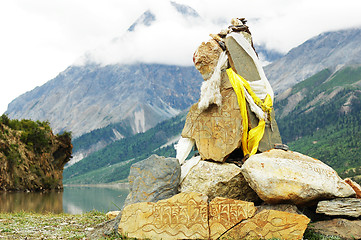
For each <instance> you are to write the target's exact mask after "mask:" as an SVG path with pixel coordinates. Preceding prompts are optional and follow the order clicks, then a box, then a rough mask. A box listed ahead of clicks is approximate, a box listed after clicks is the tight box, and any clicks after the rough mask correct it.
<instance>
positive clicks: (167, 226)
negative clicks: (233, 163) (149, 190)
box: [118, 193, 209, 239]
mask: <svg viewBox="0 0 361 240" xmlns="http://www.w3.org/2000/svg"><path fill="white" fill-rule="evenodd" d="M118 232H119V233H121V234H126V235H127V236H128V237H130V238H139V239H144V238H148V239H208V237H209V228H208V203H207V197H206V196H205V195H202V194H199V193H180V194H177V195H175V196H174V197H172V198H169V199H165V200H161V201H158V202H157V203H150V202H143V203H135V204H131V205H128V206H126V207H125V208H124V210H123V213H122V218H121V221H120V223H119V228H118Z"/></svg>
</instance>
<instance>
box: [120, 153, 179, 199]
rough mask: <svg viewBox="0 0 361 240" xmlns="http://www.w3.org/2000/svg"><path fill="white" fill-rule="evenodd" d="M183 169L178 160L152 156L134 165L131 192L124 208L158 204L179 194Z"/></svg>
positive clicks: (130, 179) (130, 185) (131, 176)
mask: <svg viewBox="0 0 361 240" xmlns="http://www.w3.org/2000/svg"><path fill="white" fill-rule="evenodd" d="M180 176H181V167H180V164H179V161H178V160H177V159H176V158H165V157H162V156H157V155H155V154H154V155H152V156H150V157H149V158H147V159H145V160H143V161H140V162H137V163H135V164H133V165H132V166H131V168H130V173H129V177H128V181H129V190H130V193H129V194H128V196H127V198H126V200H125V203H124V206H126V205H128V204H132V203H137V202H156V201H158V200H161V199H166V198H170V197H172V196H174V195H175V194H177V193H178V185H179V181H180Z"/></svg>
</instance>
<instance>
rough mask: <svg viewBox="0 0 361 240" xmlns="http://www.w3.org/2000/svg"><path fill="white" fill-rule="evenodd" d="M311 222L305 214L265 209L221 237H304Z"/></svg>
mask: <svg viewBox="0 0 361 240" xmlns="http://www.w3.org/2000/svg"><path fill="white" fill-rule="evenodd" d="M309 222H310V219H309V218H308V217H306V216H304V215H299V214H294V213H288V212H281V211H276V210H263V211H262V212H260V213H258V214H256V215H255V216H254V217H252V218H250V219H247V220H244V221H243V222H241V223H240V224H238V225H237V226H235V227H234V228H232V229H231V230H230V231H228V232H226V233H225V234H224V235H223V236H222V237H221V239H271V238H277V239H292V240H294V239H302V237H303V234H304V232H305V230H306V228H307V224H308V223H309Z"/></svg>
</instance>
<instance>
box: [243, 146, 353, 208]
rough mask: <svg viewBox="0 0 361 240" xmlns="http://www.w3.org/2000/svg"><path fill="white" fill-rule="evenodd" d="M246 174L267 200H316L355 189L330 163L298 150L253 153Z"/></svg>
mask: <svg viewBox="0 0 361 240" xmlns="http://www.w3.org/2000/svg"><path fill="white" fill-rule="evenodd" d="M241 171H242V173H243V176H244V177H245V179H246V180H247V182H248V183H249V185H250V186H251V187H252V189H253V190H255V192H256V193H257V194H258V196H259V197H260V198H261V199H262V200H263V201H265V202H268V203H280V202H293V203H295V204H307V203H310V202H313V201H317V200H322V199H327V198H334V197H350V196H355V192H354V190H353V189H352V188H351V187H350V186H349V185H348V184H347V183H345V181H343V180H342V179H341V178H340V177H339V176H338V175H337V173H336V171H335V170H333V169H332V168H331V167H329V166H327V165H326V164H324V163H323V162H321V161H319V160H317V159H314V158H311V157H308V156H305V155H302V154H300V153H297V152H292V151H284V150H277V149H273V150H271V151H268V152H264V153H260V154H255V155H253V156H251V157H250V158H249V159H247V161H246V162H245V163H244V164H243V165H242V168H241Z"/></svg>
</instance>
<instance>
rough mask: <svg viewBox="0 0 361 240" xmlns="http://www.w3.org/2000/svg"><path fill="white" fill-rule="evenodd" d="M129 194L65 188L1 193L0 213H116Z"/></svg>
mask: <svg viewBox="0 0 361 240" xmlns="http://www.w3.org/2000/svg"><path fill="white" fill-rule="evenodd" d="M128 193H129V190H128V189H119V188H104V187H102V188H101V187H68V186H65V187H64V191H63V192H56V191H52V192H0V212H19V211H33V212H38V213H46V212H52V213H71V214H79V213H84V212H88V211H91V210H98V211H100V212H108V211H112V210H119V208H121V207H122V206H123V204H124V201H125V198H126V197H127V195H128Z"/></svg>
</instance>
